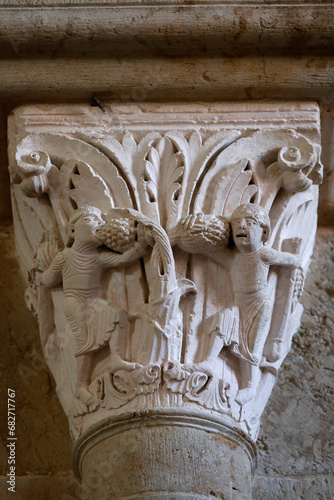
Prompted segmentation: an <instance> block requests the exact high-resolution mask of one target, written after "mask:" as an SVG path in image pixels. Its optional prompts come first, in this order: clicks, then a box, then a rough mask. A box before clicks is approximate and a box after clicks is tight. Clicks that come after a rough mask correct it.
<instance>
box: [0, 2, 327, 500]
mask: <svg viewBox="0 0 334 500" xmlns="http://www.w3.org/2000/svg"><path fill="white" fill-rule="evenodd" d="M187 3H188V2H183V1H181V0H179V1H178V0H175V1H174V2H172V1H170V0H166V1H165V2H163V4H164V5H163V6H162V5H161V3H160V5H159V2H158V1H156V2H152V1H151V2H150V1H146V2H141V5H140V6H138V5H136V2H135V1H133V2H127V1H126V0H125V1H123V2H117V1H116V0H115V1H109V2H108V1H107V2H80V5H79V3H78V2H77V1H72V2H70V3H69V2H67V1H51V0H45V1H43V2H35V1H28V0H16V1H15V0H11V1H10V0H0V82H1V83H0V193H1V197H0V221H1V223H2V226H1V230H0V247H1V250H0V255H1V258H0V265H1V269H0V288H1V292H0V318H1V328H0V330H1V335H2V339H3V341H2V349H1V352H0V374H1V384H0V389H1V396H2V397H1V401H2V404H1V405H0V435H1V437H2V440H1V445H0V467H1V468H0V474H1V478H0V496H1V498H7V497H8V498H10V496H9V495H10V493H8V492H7V484H6V480H7V478H6V474H7V473H8V468H7V449H6V437H7V407H6V404H5V402H6V400H7V388H12V389H15V390H16V394H17V397H16V411H17V436H18V442H17V475H18V479H17V498H19V499H20V500H28V499H35V498H36V499H37V498H38V499H39V498H41V499H42V498H45V499H50V500H56V499H57V500H58V499H60V498H64V499H67V500H70V499H76V498H79V495H80V492H79V488H78V485H77V483H76V481H75V479H74V477H73V474H72V472H71V461H72V441H71V437H70V434H69V430H68V423H67V419H66V417H65V415H64V414H63V411H62V409H61V406H60V403H59V401H58V398H57V395H56V393H55V384H54V381H53V380H52V377H51V375H50V373H49V371H48V369H47V366H46V364H45V362H44V359H43V356H42V353H41V348H40V344H39V338H38V337H39V334H38V328H37V324H36V323H35V320H34V319H33V318H32V316H31V315H30V313H29V312H28V310H27V309H26V306H25V303H24V290H25V280H24V277H23V276H22V275H21V272H20V269H19V264H18V260H17V256H16V252H15V249H14V236H13V229H12V226H11V207H10V192H9V176H8V172H7V154H6V143H7V125H6V123H7V115H8V114H9V113H10V112H11V111H12V110H13V109H14V108H15V107H16V106H19V105H22V104H27V103H28V104H31V103H49V102H50V103H55V102H58V103H60V102H63V103H73V102H79V103H83V104H87V106H89V105H90V104H91V102H92V98H93V97H94V96H97V97H98V98H99V99H100V100H101V101H102V102H103V101H104V100H114V101H116V102H117V101H118V102H138V101H148V102H150V101H178V102H186V101H189V102H190V101H225V100H240V101H248V100H251V101H256V100H264V99H267V100H268V99H269V100H280V99H299V100H316V101H317V102H318V103H319V104H320V107H321V110H322V141H323V163H324V167H325V180H324V184H323V186H322V187H321V189H320V205H319V222H320V227H319V230H318V236H317V243H316V248H315V254H314V258H313V262H312V265H311V268H310V271H309V273H308V276H307V281H306V289H305V292H304V296H303V303H304V307H305V312H304V315H303V321H302V326H301V328H300V330H299V332H298V333H297V334H296V336H295V338H294V341H293V347H292V351H291V352H290V354H289V355H288V357H287V359H286V361H285V363H284V365H283V367H282V369H281V373H280V377H279V380H278V383H277V385H276V386H275V388H274V391H273V394H272V396H271V399H270V401H269V404H268V405H267V409H266V412H265V415H264V416H263V418H262V430H261V433H260V436H259V441H258V447H259V459H258V467H257V471H256V473H255V477H254V493H253V497H254V499H255V500H261V499H265V500H271V499H272V500H274V499H277V500H280V499H285V498H286V499H289V500H290V499H291V500H302V499H303V500H310V499H312V500H313V499H330V498H332V497H334V482H333V458H332V457H333V450H332V449H331V446H332V443H333V421H332V410H331V398H332V392H333V377H332V373H333V369H334V363H333V360H334V354H333V348H332V343H331V340H330V337H331V335H332V332H333V322H334V314H333V295H334V253H333V247H334V229H333V223H334V210H333V207H334V182H333V180H334V176H333V161H334V160H333V154H332V150H333V138H334V133H333V130H334V129H333V98H332V95H333V38H334V27H333V23H330V22H329V20H330V19H331V17H332V16H333V5H332V4H331V3H330V2H326V1H323V2H321V1H314V2H309V3H304V2H302V1H300V2H297V1H296V2H289V5H286V2H285V3H283V2H280V1H277V2H257V1H254V2H247V1H246V0H242V1H241V2H239V4H238V6H237V7H236V6H235V5H233V3H232V2H228V1H226V2H218V1H214V0H212V1H204V2H201V5H196V4H197V2H192V5H187ZM96 4H98V5H99V8H97V7H96ZM6 495H7V496H6Z"/></svg>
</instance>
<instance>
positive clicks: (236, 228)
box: [232, 216, 265, 253]
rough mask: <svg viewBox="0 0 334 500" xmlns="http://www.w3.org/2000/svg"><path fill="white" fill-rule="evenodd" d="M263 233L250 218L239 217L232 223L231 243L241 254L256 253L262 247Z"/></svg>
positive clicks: (261, 228)
mask: <svg viewBox="0 0 334 500" xmlns="http://www.w3.org/2000/svg"><path fill="white" fill-rule="evenodd" d="M264 231H265V229H264V228H263V227H262V226H261V225H260V223H259V222H257V221H256V220H255V219H253V218H252V217H247V216H244V217H243V216H241V217H240V218H236V219H234V220H233V222H232V234H233V241H234V243H235V245H236V247H237V248H238V250H239V251H241V252H243V253H247V252H256V251H257V250H259V249H260V248H261V247H262V246H263V237H264Z"/></svg>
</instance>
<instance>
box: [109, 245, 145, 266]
mask: <svg viewBox="0 0 334 500" xmlns="http://www.w3.org/2000/svg"><path fill="white" fill-rule="evenodd" d="M146 252H147V248H144V247H143V246H142V245H141V244H140V243H138V242H135V243H134V245H133V247H132V248H130V250H127V251H126V252H124V253H123V254H117V253H114V252H107V251H105V252H103V253H101V256H100V259H101V263H102V265H103V267H117V266H121V265H122V264H127V263H130V262H134V261H135V260H137V259H140V258H141V257H143V256H144V255H145V253H146Z"/></svg>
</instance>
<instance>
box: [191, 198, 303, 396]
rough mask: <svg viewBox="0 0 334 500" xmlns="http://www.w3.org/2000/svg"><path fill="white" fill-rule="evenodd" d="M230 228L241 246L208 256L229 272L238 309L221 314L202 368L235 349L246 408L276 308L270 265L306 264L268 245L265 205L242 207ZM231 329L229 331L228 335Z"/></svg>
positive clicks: (252, 391)
mask: <svg viewBox="0 0 334 500" xmlns="http://www.w3.org/2000/svg"><path fill="white" fill-rule="evenodd" d="M198 217H199V218H201V217H202V214H198ZM198 217H196V216H195V217H194V215H190V216H188V217H186V218H185V219H184V220H183V225H184V227H185V228H187V229H189V226H191V225H192V224H196V221H197V218H198ZM230 225H231V228H232V236H233V242H234V244H235V248H234V249H232V250H230V249H224V250H218V251H217V250H215V251H213V252H210V253H208V254H207V255H208V256H209V257H210V258H211V259H213V260H215V261H216V262H218V263H219V264H221V265H222V266H224V267H225V268H227V269H228V270H229V272H230V274H231V282H232V286H233V297H234V304H235V306H237V307H235V306H234V307H231V308H230V309H227V310H226V311H222V312H221V313H220V319H219V323H220V324H219V325H218V330H219V332H218V334H217V335H214V336H213V337H212V339H213V340H212V344H211V346H210V350H209V354H208V356H207V358H206V359H205V360H203V362H202V363H199V364H198V366H197V368H198V369H202V370H206V371H209V370H210V364H212V363H214V360H215V358H216V357H217V356H218V354H219V352H220V351H221V349H222V348H223V347H224V346H225V345H229V346H230V349H231V350H232V351H233V352H234V354H235V355H236V356H237V357H238V358H239V359H240V367H241V380H242V381H241V384H240V385H241V388H240V389H239V391H238V393H237V396H236V402H237V403H238V404H239V405H244V404H246V403H247V402H248V401H250V400H251V399H253V397H254V395H255V391H256V386H257V373H258V367H259V363H260V360H261V357H262V352H263V348H264V344H265V341H266V338H267V336H268V333H269V329H270V322H271V314H272V309H273V298H272V297H270V293H269V290H268V275H269V270H270V267H271V266H273V265H275V266H290V267H299V266H300V261H299V259H298V257H297V256H296V255H293V254H291V253H288V252H280V251H277V250H274V249H273V248H267V247H266V246H265V243H266V242H267V240H268V238H269V235H270V219H269V216H268V214H267V212H266V210H265V209H264V208H262V207H261V206H259V205H254V204H251V203H249V204H245V205H240V206H239V207H237V208H236V209H235V210H234V212H233V213H232V216H231V218H230ZM236 313H237V315H236ZM236 316H237V317H236ZM226 328H228V329H229V331H223V330H224V329H226Z"/></svg>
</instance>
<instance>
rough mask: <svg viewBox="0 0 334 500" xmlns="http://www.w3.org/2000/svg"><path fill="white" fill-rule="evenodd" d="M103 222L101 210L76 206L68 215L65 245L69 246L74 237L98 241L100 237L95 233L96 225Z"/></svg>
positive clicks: (98, 225)
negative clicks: (69, 215)
mask: <svg viewBox="0 0 334 500" xmlns="http://www.w3.org/2000/svg"><path fill="white" fill-rule="evenodd" d="M103 224H104V221H103V219H102V213H101V210H99V209H98V208H96V207H84V208H78V209H77V210H76V211H75V212H73V214H72V215H71V217H70V220H69V222H68V233H67V235H68V240H67V246H68V247H71V246H72V245H73V242H74V240H75V239H76V238H80V239H82V240H83V241H87V243H88V242H90V241H91V242H95V243H98V242H99V243H100V244H101V245H102V242H101V241H100V238H98V236H97V235H96V230H97V228H98V227H100V226H101V225H103Z"/></svg>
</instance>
